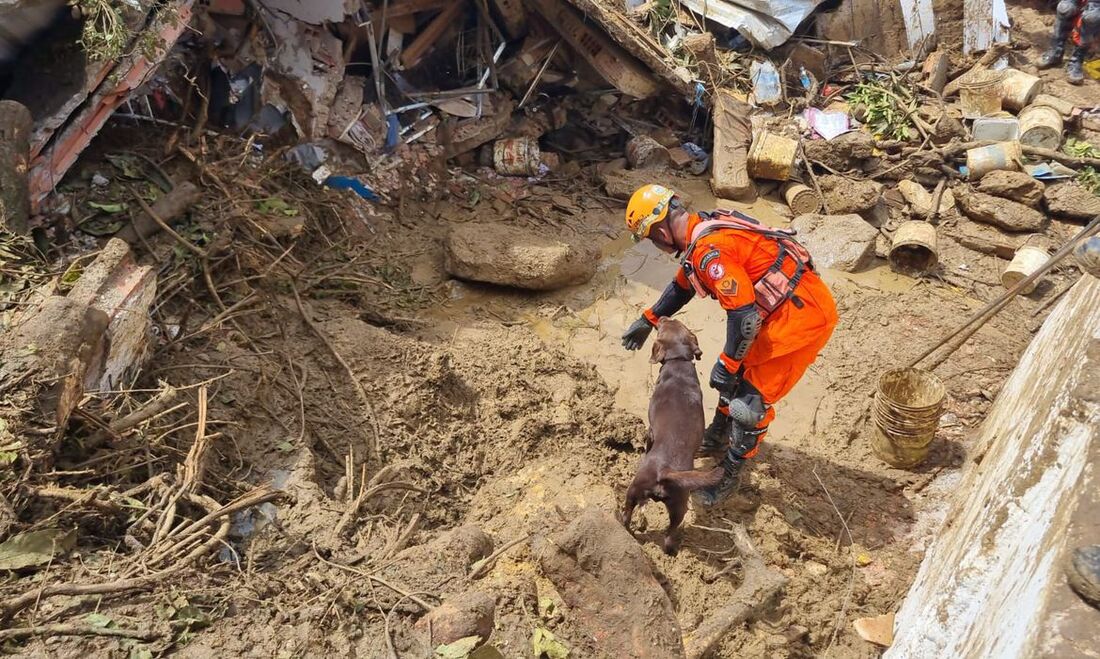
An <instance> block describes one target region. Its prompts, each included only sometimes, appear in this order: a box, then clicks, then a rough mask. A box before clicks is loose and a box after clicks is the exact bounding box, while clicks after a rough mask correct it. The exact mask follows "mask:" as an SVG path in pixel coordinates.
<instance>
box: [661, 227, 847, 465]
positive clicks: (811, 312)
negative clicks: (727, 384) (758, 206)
mask: <svg viewBox="0 0 1100 659" xmlns="http://www.w3.org/2000/svg"><path fill="white" fill-rule="evenodd" d="M703 219H704V218H702V217H701V216H700V215H699V214H697V213H693V214H692V215H691V217H690V219H689V221H688V235H691V234H692V233H693V232H694V231H695V228H696V226H697V225H698V224H699V222H701V221H703ZM778 255H779V245H778V244H777V243H776V241H775V240H773V239H771V238H768V237H767V236H764V235H760V234H755V233H752V232H749V231H741V230H737V229H719V230H716V231H713V232H711V233H708V234H706V235H704V236H702V237H701V238H700V239H699V240H698V241H697V242H696V243H695V247H694V249H693V250H692V252H691V254H685V255H684V258H685V260H686V262H688V263H690V264H691V266H692V268H693V269H694V272H695V273H697V280H698V282H699V284H700V285H701V287H702V289H703V290H704V291H705V292H706V293H707V294H708V295H709V296H710V297H713V298H715V299H717V300H718V303H719V304H721V305H722V308H723V309H726V310H727V311H728V310H731V309H737V308H739V307H743V306H745V305H748V304H752V303H754V302H755V300H756V295H755V291H754V289H753V284H754V283H755V282H756V281H757V280H758V279H760V278H761V277H763V276H764V274H765V273H766V272H767V270H768V268H770V267H771V266H772V265H773V264H774V263H775V261H776V258H777V257H778ZM782 267H783V271H784V272H785V273H786V274H788V275H793V274H794V269H795V263H794V262H793V260H792V259H785V262H784V264H783V266H782ZM676 284H677V286H679V287H680V288H683V289H687V290H690V289H692V288H693V287H692V284H691V282H690V281H689V280H688V277H687V276H686V274H685V273H684V270H683V268H681V269H680V271H679V272H677V274H676ZM795 295H796V296H797V300H795V299H791V300H787V301H786V302H784V303H783V304H781V305H780V306H779V308H777V309H776V310H775V311H773V312H772V313H771V314H770V315H768V316H767V317H765V318H764V321H763V324H762V325H761V328H760V331H759V333H758V334H757V335H756V338H755V340H754V341H753V342H752V344H751V345H750V347H749V350H748V352H747V353H746V354H745V356H744V359H742V360H741V361H736V360H734V359H733V358H732V357H731V356H729V355H726V354H723V355H721V357H720V359H721V360H722V361H723V362H724V363H725V365H726V368H727V369H728V370H729V371H730V372H731V373H736V372H737V371H738V369H739V368H742V367H743V369H744V370H743V372H742V376H743V378H744V379H745V380H746V381H747V382H748V383H749V384H751V385H752V386H753V387H755V388H756V389H757V391H759V392H760V394H761V396H762V397H763V399H764V403H765V405H766V406H767V407H766V412H765V416H764V419H763V420H762V421H761V422H760V423H759V424H757V428H759V429H764V428H767V426H768V424H769V423H771V421H772V420H773V419H774V418H775V409H774V407H773V406H774V405H775V404H776V403H777V402H779V401H780V400H781V399H782V398H783V397H784V396H786V395H787V394H788V393H789V392H790V390H791V389H792V388H794V385H795V384H796V383H797V382H798V381H799V379H801V378H802V375H803V374H804V373H805V372H806V369H808V368H809V367H810V364H812V363H813V362H814V360H815V359H817V355H818V353H820V352H821V350H822V348H824V347H825V344H826V343H827V342H828V341H829V337H830V336H831V335H832V333H833V328H835V327H836V323H837V311H836V302H834V301H833V296H832V294H830V293H829V289H828V287H826V286H825V283H824V282H823V281H822V280H821V278H820V277H819V276H818V274H817V273H816V272H814V271H812V270H807V271H806V272H805V274H804V275H803V277H802V279H801V281H799V283H798V286H797V288H796V289H795ZM645 313H646V317H647V318H649V319H650V321H651V322H654V323H655V322H656V318H655V317H654V315H653V312H652V310H650V309H647V310H646V312H645ZM719 411H721V412H722V413H724V414H725V413H727V410H725V409H723V408H722V407H719ZM763 438H764V435H763V434H761V435H760V437H759V439H758V443H757V447H759V441H760V440H763ZM757 450H758V448H754V449H752V450H751V451H750V452H749V453H747V454H745V456H744V457H746V458H751V457H753V456H754V455H756V452H757Z"/></svg>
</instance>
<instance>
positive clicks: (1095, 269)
mask: <svg viewBox="0 0 1100 659" xmlns="http://www.w3.org/2000/svg"><path fill="white" fill-rule="evenodd" d="M1073 258H1075V259H1077V265H1078V266H1080V267H1081V269H1082V270H1084V271H1085V272H1087V273H1089V274H1090V275H1092V276H1093V277H1096V278H1098V279H1100V236H1093V237H1092V238H1089V239H1088V240H1083V241H1081V244H1080V245H1078V246H1077V247H1076V248H1075V249H1074V250H1073Z"/></svg>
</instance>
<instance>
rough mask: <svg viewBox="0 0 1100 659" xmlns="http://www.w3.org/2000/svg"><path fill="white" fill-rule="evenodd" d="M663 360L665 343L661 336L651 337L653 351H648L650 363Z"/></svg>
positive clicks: (658, 362)
mask: <svg viewBox="0 0 1100 659" xmlns="http://www.w3.org/2000/svg"><path fill="white" fill-rule="evenodd" d="M664 361H665V343H664V341H662V340H661V337H660V336H658V337H657V338H655V339H653V352H651V353H649V363H650V364H660V363H662V362H664Z"/></svg>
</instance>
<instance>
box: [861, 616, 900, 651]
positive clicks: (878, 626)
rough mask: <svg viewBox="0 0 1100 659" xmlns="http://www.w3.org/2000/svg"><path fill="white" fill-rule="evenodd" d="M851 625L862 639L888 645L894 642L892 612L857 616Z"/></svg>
mask: <svg viewBox="0 0 1100 659" xmlns="http://www.w3.org/2000/svg"><path fill="white" fill-rule="evenodd" d="M852 626H853V627H855V630H856V633H857V634H859V637H860V638H862V639H863V640H865V641H867V642H869V643H874V644H875V645H881V646H883V647H890V644H891V643H893V642H894V614H893V613H887V614H885V615H881V616H875V617H873V618H859V619H858V620H856V621H855V622H854V623H852Z"/></svg>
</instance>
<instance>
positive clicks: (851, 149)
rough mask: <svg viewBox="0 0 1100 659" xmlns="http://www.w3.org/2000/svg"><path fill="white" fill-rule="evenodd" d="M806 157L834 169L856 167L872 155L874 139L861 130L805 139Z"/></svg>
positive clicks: (803, 144) (841, 169)
mask: <svg viewBox="0 0 1100 659" xmlns="http://www.w3.org/2000/svg"><path fill="white" fill-rule="evenodd" d="M802 148H803V150H804V151H805V152H806V158H808V159H809V160H813V161H816V162H820V163H822V164H823V165H825V166H827V167H829V168H831V169H835V170H837V171H845V170H848V169H854V168H855V169H858V168H860V166H861V165H862V164H863V161H865V160H866V159H868V158H871V157H872V156H873V155H874V150H875V140H874V138H873V137H871V135H870V134H869V133H865V132H863V131H861V130H853V131H848V132H847V133H844V134H842V135H839V136H837V137H835V138H833V139H831V140H806V141H804V142H803V143H802Z"/></svg>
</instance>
